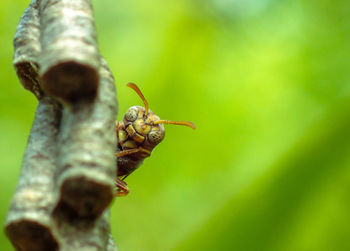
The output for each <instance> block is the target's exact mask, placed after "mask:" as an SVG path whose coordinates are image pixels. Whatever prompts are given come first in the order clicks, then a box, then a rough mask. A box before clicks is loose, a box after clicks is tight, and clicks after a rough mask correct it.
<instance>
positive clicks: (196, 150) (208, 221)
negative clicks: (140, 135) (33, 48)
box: [0, 0, 350, 251]
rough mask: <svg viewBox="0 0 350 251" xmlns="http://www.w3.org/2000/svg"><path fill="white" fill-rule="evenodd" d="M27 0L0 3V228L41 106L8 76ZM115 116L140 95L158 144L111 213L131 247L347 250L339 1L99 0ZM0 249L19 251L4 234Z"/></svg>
mask: <svg viewBox="0 0 350 251" xmlns="http://www.w3.org/2000/svg"><path fill="white" fill-rule="evenodd" d="M28 3H29V1H20V0H12V1H1V2H0V48H1V49H0V69H1V70H0V85H1V89H0V90H1V91H0V134H1V142H0V163H1V168H0V191H1V196H0V222H2V223H3V222H4V219H5V216H6V212H7V209H8V207H9V203H10V199H11V195H12V193H13V191H14V189H15V187H16V183H17V179H18V175H19V171H20V166H21V159H22V156H23V153H24V150H25V146H26V141H27V137H28V134H29V130H30V127H31V123H32V120H33V115H34V111H35V108H36V105H37V101H36V100H35V98H34V97H33V95H32V94H31V93H29V92H27V91H25V90H24V89H23V88H22V86H21V84H20V83H19V81H18V79H17V77H16V75H15V72H14V70H13V67H12V64H11V60H12V54H13V47H12V39H13V35H14V32H15V27H16V25H17V23H18V20H19V18H20V16H21V15H22V13H23V11H24V9H25V8H26V7H27V5H28ZM93 4H94V9H95V16H96V24H97V29H98V34H99V45H100V49H101V52H102V53H103V55H104V56H105V57H106V59H107V61H108V63H109V65H110V67H111V69H112V70H113V73H114V74H115V77H116V85H117V92H118V98H119V104H120V112H119V116H118V119H120V118H121V117H122V114H123V113H124V112H125V111H126V110H127V108H128V107H130V106H132V105H142V102H141V100H140V99H139V98H138V96H137V95H136V94H135V93H134V92H133V91H132V90H131V89H129V88H127V87H126V86H125V83H127V82H129V81H133V82H135V83H137V84H138V85H139V86H140V88H141V89H142V91H143V93H144V95H145V96H146V98H147V99H148V101H149V103H150V107H151V109H152V110H153V111H155V112H156V113H157V114H158V115H159V116H160V117H161V118H163V119H171V120H191V121H193V122H195V123H196V125H197V130H195V131H192V130H191V129H189V128H187V127H180V126H171V125H168V126H166V138H165V140H164V142H162V143H161V144H160V145H159V146H158V147H157V148H156V150H154V152H153V153H152V157H151V158H149V159H147V160H146V161H145V162H144V164H143V166H142V167H141V168H140V169H138V170H137V171H136V172H135V173H133V175H131V176H129V177H128V179H127V182H128V183H129V187H130V189H131V193H130V195H129V196H127V197H125V198H118V199H117V200H115V201H114V203H113V206H112V210H111V211H112V216H111V221H112V234H113V236H114V238H115V240H116V242H117V243H118V246H119V249H120V251H130V250H133V251H134V250H239V251H241V250H242V251H247V250H249V251H250V250H269V251H270V250H272V251H274V250H276V251H277V250H278V251H279V250H283V251H284V250H286V251H289V250H290V251H294V250H308V251H310V250H312V251H320V250H327V251H329V250H336V251H342V250H344V251H345V250H350V241H349V238H350V236H349V235H350V224H349V222H350V200H349V194H350V169H349V165H350V154H349V153H350V60H349V53H350V4H349V2H348V1H346V0H338V1H331V0H308V1H301V0H293V1H292V0H278V1H277V0H173V1H164V0H142V1H140V0H127V1H126V0H99V1H97V0H94V1H93ZM0 250H13V249H12V247H11V245H10V243H9V241H8V240H7V239H6V238H5V236H4V235H3V234H2V233H1V234H0Z"/></svg>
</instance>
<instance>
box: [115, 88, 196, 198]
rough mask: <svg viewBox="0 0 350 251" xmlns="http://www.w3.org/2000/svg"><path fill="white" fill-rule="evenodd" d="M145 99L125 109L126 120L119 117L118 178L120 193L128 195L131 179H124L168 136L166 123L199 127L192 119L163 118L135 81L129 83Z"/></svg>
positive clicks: (118, 194)
mask: <svg viewBox="0 0 350 251" xmlns="http://www.w3.org/2000/svg"><path fill="white" fill-rule="evenodd" d="M127 86H128V87H130V88H132V89H133V90H134V91H135V92H136V93H137V94H138V95H139V96H140V98H141V99H142V101H143V103H144V106H145V107H142V106H132V107H130V108H129V109H128V110H127V112H126V113H125V115H124V117H123V120H122V121H120V122H118V121H116V134H117V142H118V145H117V152H116V154H115V156H116V157H117V170H118V171H117V178H116V187H117V191H116V196H125V195H127V194H128V193H129V188H128V186H127V183H126V182H125V181H124V179H125V178H126V177H128V176H129V175H130V174H131V173H132V172H133V171H135V170H136V169H137V168H138V167H139V166H140V165H141V164H142V163H143V161H144V159H145V158H147V157H149V156H151V152H152V150H153V149H154V148H155V147H156V145H158V144H159V143H160V142H161V141H162V140H163V138H164V134H165V130H164V125H163V124H173V125H183V126H188V127H191V128H192V129H195V128H196V126H195V125H194V124H193V123H192V122H189V121H170V120H162V119H160V118H159V117H158V116H157V115H155V114H154V113H153V112H152V111H151V110H150V109H149V108H148V102H147V100H146V99H145V97H144V96H143V94H142V92H141V90H140V89H139V88H138V87H137V85H136V84H134V83H128V84H127Z"/></svg>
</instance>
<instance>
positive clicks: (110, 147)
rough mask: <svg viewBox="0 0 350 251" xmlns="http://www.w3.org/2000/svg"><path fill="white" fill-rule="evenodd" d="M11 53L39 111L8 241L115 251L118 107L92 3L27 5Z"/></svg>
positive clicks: (64, 0) (61, 0)
mask: <svg viewBox="0 0 350 251" xmlns="http://www.w3.org/2000/svg"><path fill="white" fill-rule="evenodd" d="M14 47H15V54H14V59H13V63H14V67H15V70H16V72H17V75H18V77H19V79H20V81H21V83H22V85H23V86H24V88H25V89H27V90H29V91H31V92H32V93H33V94H34V95H35V96H36V97H37V98H38V100H39V105H38V108H37V111H36V115H35V118H34V122H33V125H32V129H31V132H30V135H29V139H28V145H27V149H26V152H25V155H24V158H23V162H22V169H21V174H20V177H19V183H18V186H17V189H16V191H15V194H14V196H13V199H12V202H11V206H10V210H9V212H8V216H7V219H6V224H5V232H6V234H7V236H8V237H9V239H10V240H11V242H12V244H13V245H14V247H15V248H16V249H17V250H72V249H73V248H74V249H78V250H116V246H115V244H114V241H113V239H112V237H111V234H110V226H109V210H108V206H109V204H110V202H111V201H112V199H113V196H114V181H115V176H116V163H115V157H114V152H115V149H116V137H115V131H114V119H115V117H116V113H117V107H118V106H117V102H116V97H115V86H114V78H113V76H112V74H111V72H110V70H109V68H108V66H107V64H106V62H105V60H104V59H103V58H102V56H100V55H99V53H98V48H97V44H96V31H95V25H94V20H93V15H92V7H91V3H90V1H89V0H77V1H68V0H55V1H54V0H42V1H40V0H32V2H31V3H30V5H29V7H28V8H27V10H26V11H25V13H24V15H23V16H22V18H21V20H20V23H19V25H18V28H17V31H16V35H15V39H14ZM38 72H39V73H40V74H39V75H38ZM62 105H63V106H62ZM62 108H63V113H62Z"/></svg>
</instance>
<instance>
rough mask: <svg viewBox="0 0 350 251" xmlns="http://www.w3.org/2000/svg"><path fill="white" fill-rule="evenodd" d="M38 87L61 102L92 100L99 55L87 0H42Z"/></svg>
mask: <svg viewBox="0 0 350 251" xmlns="http://www.w3.org/2000/svg"><path fill="white" fill-rule="evenodd" d="M40 15H41V21H40V24H41V37H40V41H41V46H42V53H41V55H40V66H41V68H40V75H41V77H42V88H43V89H44V91H45V92H46V93H48V94H49V95H51V96H54V97H57V98H58V99H60V100H63V101H64V102H68V103H71V102H76V101H77V100H81V99H93V98H94V97H95V96H96V92H97V87H98V68H99V64H100V54H99V52H98V47H97V38H96V37H97V35H96V29H95V22H94V17H93V11H92V6H91V2H90V1H89V0H74V1H72V0H42V1H41V4H40Z"/></svg>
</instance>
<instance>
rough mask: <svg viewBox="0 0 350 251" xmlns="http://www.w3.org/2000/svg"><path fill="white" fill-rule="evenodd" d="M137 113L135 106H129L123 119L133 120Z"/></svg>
mask: <svg viewBox="0 0 350 251" xmlns="http://www.w3.org/2000/svg"><path fill="white" fill-rule="evenodd" d="M137 114H138V111H137V109H135V108H130V109H129V110H128V111H127V112H126V113H125V119H126V120H127V121H131V122H132V121H135V120H136V119H137Z"/></svg>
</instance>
